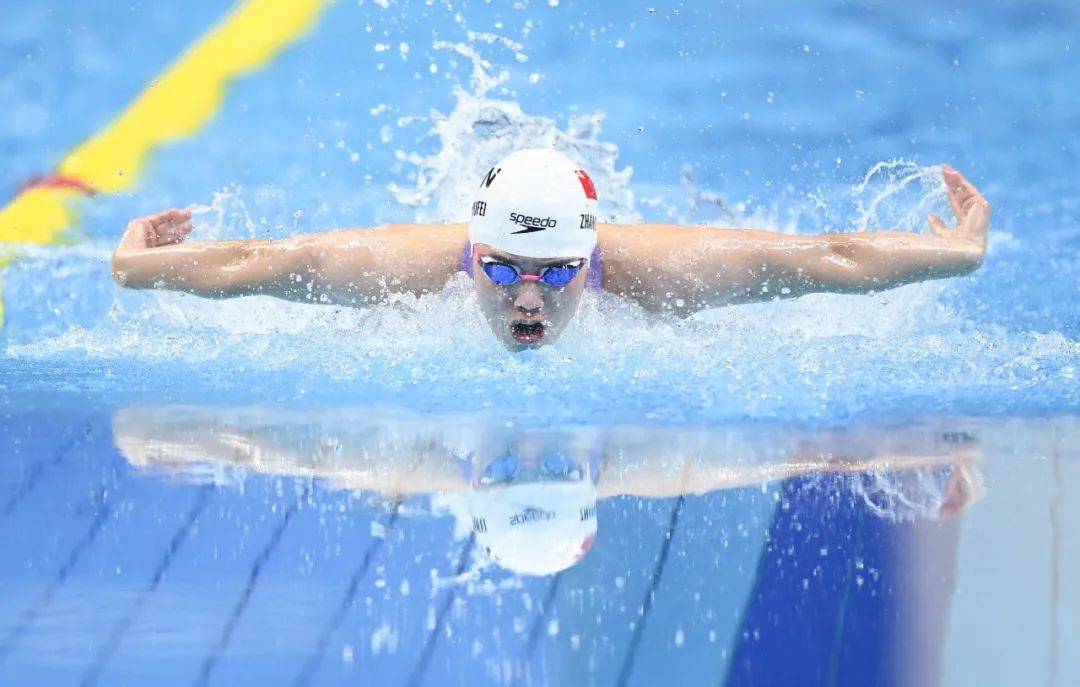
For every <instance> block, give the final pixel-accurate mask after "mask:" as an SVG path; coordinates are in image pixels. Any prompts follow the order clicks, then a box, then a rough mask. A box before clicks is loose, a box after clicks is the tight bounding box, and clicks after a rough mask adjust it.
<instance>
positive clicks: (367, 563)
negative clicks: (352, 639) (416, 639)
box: [293, 501, 401, 687]
mask: <svg viewBox="0 0 1080 687" xmlns="http://www.w3.org/2000/svg"><path fill="white" fill-rule="evenodd" d="M400 506H401V502H400V501H396V502H395V503H394V510H393V512H392V513H391V514H390V518H389V519H388V520H387V521H386V525H385V526H384V529H385V534H384V535H383V536H381V537H375V536H373V537H372V540H371V543H370V544H368V548H367V551H365V552H364V558H363V560H362V561H361V562H360V565H359V566H358V567H357V568H356V570H355V571H354V572H353V574H352V577H350V578H349V584H348V585H347V586H346V587H345V594H343V595H342V597H341V601H340V602H339V603H338V606H337V608H336V609H334V613H333V615H331V616H330V618H329V619H328V620H327V622H326V625H324V626H323V629H322V632H320V633H319V638H318V640H317V641H316V642H315V649H314V650H313V651H312V652H311V654H310V655H309V656H308V657H307V660H305V661H304V665H303V666H301V668H300V672H299V673H298V674H297V676H296V679H295V680H293V685H294V686H295V687H304V686H305V685H308V684H311V681H312V679H313V678H314V677H315V673H316V672H317V671H318V670H319V666H320V665H321V664H322V660H323V656H324V655H325V654H326V649H327V647H329V646H330V640H331V639H332V638H333V636H334V633H335V632H337V630H338V628H339V627H341V623H342V622H344V620H345V615H346V614H347V613H348V612H349V609H350V608H352V605H353V602H355V601H356V594H357V592H359V591H360V583H361V582H363V581H364V578H365V577H367V573H368V570H369V569H370V568H371V562H372V561H373V560H374V559H375V555H376V554H377V553H378V552H379V549H380V548H382V546H383V544H384V543H385V542H386V537H387V535H389V534H390V532H391V531H392V530H393V529H394V527H395V526H396V525H397V521H398V515H399V512H400Z"/></svg>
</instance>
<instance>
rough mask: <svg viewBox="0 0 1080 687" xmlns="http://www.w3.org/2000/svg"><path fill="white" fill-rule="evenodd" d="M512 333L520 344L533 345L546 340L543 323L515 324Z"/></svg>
mask: <svg viewBox="0 0 1080 687" xmlns="http://www.w3.org/2000/svg"><path fill="white" fill-rule="evenodd" d="M510 333H511V334H513V335H514V340H515V341H517V342H518V343H523V344H531V343H536V342H537V341H539V340H540V339H542V338H544V323H543V322H515V323H513V324H512V325H510Z"/></svg>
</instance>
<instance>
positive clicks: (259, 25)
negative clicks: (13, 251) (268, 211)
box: [0, 0, 332, 324]
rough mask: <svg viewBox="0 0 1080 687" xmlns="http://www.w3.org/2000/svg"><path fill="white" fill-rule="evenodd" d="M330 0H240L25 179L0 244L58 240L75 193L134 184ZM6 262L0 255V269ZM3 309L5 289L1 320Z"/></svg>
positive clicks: (5, 212)
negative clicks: (99, 124) (153, 158)
mask: <svg viewBox="0 0 1080 687" xmlns="http://www.w3.org/2000/svg"><path fill="white" fill-rule="evenodd" d="M331 1H332V0H290V1H289V2H280V0H247V2H244V3H243V4H241V5H239V6H238V7H237V8H236V9H235V10H233V11H232V12H231V13H230V14H229V15H228V16H227V17H225V19H224V20H222V21H221V22H220V23H219V24H218V25H217V26H216V27H215V28H213V29H211V30H210V32H209V33H207V34H206V35H205V36H204V37H203V38H202V39H201V40H199V41H198V42H196V43H195V44H194V45H192V46H191V47H190V48H188V49H187V50H186V51H185V52H184V53H183V54H182V55H181V56H180V58H179V59H178V60H176V62H174V63H173V64H172V65H171V66H169V67H167V68H166V70H165V71H164V72H163V73H162V74H160V75H159V76H158V77H157V78H156V79H154V80H153V81H151V82H150V83H149V84H148V85H147V86H146V88H145V89H143V91H142V93H140V94H139V95H138V96H137V97H136V98H135V100H134V101H133V102H132V103H131V104H130V105H129V106H128V107H127V109H126V110H125V111H124V112H122V113H121V114H120V115H119V116H118V117H116V118H115V119H113V120H112V122H111V123H109V124H108V125H107V126H106V127H105V128H104V129H103V130H101V131H100V132H99V133H97V134H96V135H94V136H93V137H91V138H90V139H88V140H87V141H85V142H83V143H82V144H81V145H79V146H78V147H77V148H75V150H73V151H71V152H70V153H69V154H68V156H67V157H66V158H64V159H63V160H62V161H61V162H60V165H59V167H58V168H57V169H56V171H55V172H53V173H51V174H46V175H44V176H43V177H41V178H38V179H35V180H32V181H31V182H30V183H28V184H26V185H25V186H24V187H23V188H22V189H21V190H20V191H19V193H18V195H16V197H15V198H14V199H13V200H12V201H11V202H10V203H8V204H7V206H5V207H4V208H3V209H0V244H5V243H9V244H19V243H24V244H39V245H40V244H49V243H56V242H57V240H58V239H59V238H60V236H61V235H62V233H63V232H64V231H65V230H66V229H68V228H70V227H71V226H72V225H74V224H75V223H76V222H77V221H78V214H77V212H76V209H75V201H76V200H78V199H80V198H86V197H88V196H91V195H94V194H99V193H101V194H104V193H110V194H111V193H117V192H119V191H123V190H127V189H130V188H132V187H133V186H134V185H135V183H136V182H137V180H138V175H139V172H140V170H141V169H142V167H143V163H144V162H145V161H146V158H147V156H148V155H149V153H150V152H151V151H152V150H153V149H154V148H156V147H158V146H160V145H162V144H165V143H169V142H173V141H179V140H182V139H184V138H188V137H190V136H191V135H192V134H194V133H196V132H197V131H198V130H199V129H200V128H201V127H203V126H204V125H205V124H206V123H207V122H208V121H209V120H210V119H211V118H212V117H213V115H214V114H215V113H216V112H217V110H218V109H219V108H220V106H221V102H222V98H223V96H224V92H225V88H226V86H227V85H228V83H229V82H230V81H231V80H233V79H235V78H236V77H238V76H241V75H243V74H245V73H248V72H252V71H255V70H256V69H258V68H259V67H262V66H263V65H265V64H266V63H267V62H268V61H269V60H270V59H271V58H272V57H274V56H275V55H276V54H277V53H278V52H280V51H281V50H282V49H283V48H284V47H285V46H286V45H288V44H289V43H291V42H293V41H294V40H296V39H297V38H298V37H299V36H300V35H302V34H303V33H304V32H306V31H307V30H308V29H309V28H311V26H312V25H313V24H314V23H315V20H316V19H317V18H318V16H319V14H320V13H321V12H322V10H323V9H324V8H325V7H326V6H327V5H328V4H330V2H331ZM7 262H10V258H0V270H2V269H3V267H4V265H5V264H6V263H7ZM2 286H3V284H2V282H0V289H2ZM3 314H4V312H3V298H2V291H0V324H2V323H3Z"/></svg>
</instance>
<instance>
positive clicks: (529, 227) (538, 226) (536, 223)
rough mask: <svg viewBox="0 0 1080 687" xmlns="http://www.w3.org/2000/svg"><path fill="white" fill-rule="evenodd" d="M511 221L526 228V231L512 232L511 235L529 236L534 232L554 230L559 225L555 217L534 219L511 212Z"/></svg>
mask: <svg viewBox="0 0 1080 687" xmlns="http://www.w3.org/2000/svg"><path fill="white" fill-rule="evenodd" d="M510 221H511V222H513V223H514V224H517V225H520V226H523V227H525V228H524V229H518V230H517V231H512V232H510V233H511V234H529V233H532V232H534V231H544V230H545V229H551V228H553V227H554V226H555V225H556V224H558V223H559V222H558V220H556V219H555V218H554V217H532V216H530V215H523V214H521V213H520V212H511V213H510Z"/></svg>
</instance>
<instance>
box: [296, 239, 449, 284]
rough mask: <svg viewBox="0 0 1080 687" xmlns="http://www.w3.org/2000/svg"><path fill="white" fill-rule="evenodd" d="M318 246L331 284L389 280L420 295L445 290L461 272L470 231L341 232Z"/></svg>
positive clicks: (322, 268) (323, 272)
mask: <svg viewBox="0 0 1080 687" xmlns="http://www.w3.org/2000/svg"><path fill="white" fill-rule="evenodd" d="M314 240H316V241H317V242H318V244H319V246H318V250H317V252H318V259H317V260H316V264H317V265H318V266H319V268H320V271H321V272H322V274H323V277H324V278H325V279H327V280H328V281H329V282H331V283H335V284H336V283H342V284H352V283H354V282H356V281H357V280H358V279H360V278H361V277H362V278H370V279H373V280H375V281H378V280H379V279H382V278H389V279H390V281H391V282H393V283H394V284H395V285H397V288H398V289H399V290H403V291H413V292H417V293H420V292H430V291H436V290H438V289H440V288H442V285H443V284H444V283H445V281H446V279H448V278H449V277H450V276H451V275H453V274H454V273H455V272H457V271H459V270H460V269H461V251H462V248H463V247H464V245H465V242H466V241H468V225H467V224H465V223H462V222H457V223H453V224H388V225H384V226H381V227H374V228H371V229H340V230H338V231H332V232H327V233H325V234H320V235H318V236H317V237H316V238H315V239H314ZM372 288H373V289H374V286H373V287H372Z"/></svg>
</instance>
